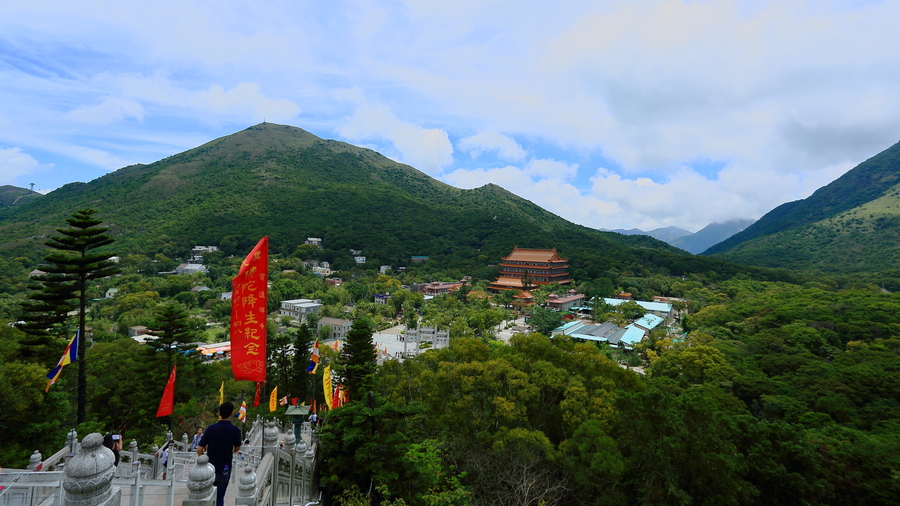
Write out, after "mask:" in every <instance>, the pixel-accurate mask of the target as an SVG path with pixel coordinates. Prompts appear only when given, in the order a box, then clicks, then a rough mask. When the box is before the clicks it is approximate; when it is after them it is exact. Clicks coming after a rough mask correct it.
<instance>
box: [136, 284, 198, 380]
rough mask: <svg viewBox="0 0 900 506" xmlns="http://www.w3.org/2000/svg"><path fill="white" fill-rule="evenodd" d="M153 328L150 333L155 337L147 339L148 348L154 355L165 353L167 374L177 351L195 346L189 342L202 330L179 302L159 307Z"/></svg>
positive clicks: (187, 349) (191, 348)
mask: <svg viewBox="0 0 900 506" xmlns="http://www.w3.org/2000/svg"><path fill="white" fill-rule="evenodd" d="M201 323H202V322H201ZM151 329H152V331H151V332H150V335H152V336H153V337H154V338H155V339H147V340H146V341H145V343H146V345H147V349H148V351H150V353H151V354H154V355H155V354H156V353H158V352H162V353H163V354H164V356H165V357H166V373H167V374H168V371H171V370H172V364H173V363H174V357H175V354H176V353H179V352H187V351H189V350H193V349H194V348H195V346H191V345H190V344H188V343H190V342H191V341H194V340H195V336H196V334H198V333H199V330H200V329H199V328H198V327H197V325H196V324H194V323H193V322H191V315H190V314H188V312H187V310H185V309H184V307H183V306H182V305H181V304H178V303H177V302H171V303H168V304H163V305H161V306H160V307H158V308H157V310H156V319H155V320H154V321H153V323H152V324H151ZM167 377H168V376H167Z"/></svg>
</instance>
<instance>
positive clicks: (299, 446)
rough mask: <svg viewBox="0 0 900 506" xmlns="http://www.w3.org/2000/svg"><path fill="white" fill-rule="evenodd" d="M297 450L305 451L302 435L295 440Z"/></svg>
mask: <svg viewBox="0 0 900 506" xmlns="http://www.w3.org/2000/svg"><path fill="white" fill-rule="evenodd" d="M297 451H298V452H299V453H303V452H305V451H306V441H304V440H303V438H302V437H301V438H300V439H298V440H297Z"/></svg>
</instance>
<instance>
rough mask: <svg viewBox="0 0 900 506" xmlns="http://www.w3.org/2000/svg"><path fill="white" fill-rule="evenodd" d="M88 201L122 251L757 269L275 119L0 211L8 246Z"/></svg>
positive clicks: (343, 261) (31, 246)
mask: <svg viewBox="0 0 900 506" xmlns="http://www.w3.org/2000/svg"><path fill="white" fill-rule="evenodd" d="M86 207H90V208H93V209H97V210H98V216H101V217H102V219H103V220H104V221H105V222H106V223H107V224H108V225H109V227H110V233H111V235H112V236H113V237H114V238H115V239H116V240H117V241H118V246H117V247H118V248H119V251H120V252H121V253H134V254H144V255H147V256H150V257H153V256H154V255H156V254H158V253H163V254H164V255H166V256H168V257H169V258H173V257H174V256H178V257H182V258H183V257H184V256H185V255H186V254H187V252H188V251H189V250H190V248H191V246H193V245H196V244H213V245H218V246H220V247H221V249H222V250H223V251H224V252H225V253H226V254H235V253H239V252H241V251H246V250H248V249H249V248H250V247H252V246H253V244H255V243H256V241H257V240H258V239H259V238H260V237H262V236H263V235H268V236H269V237H270V244H271V247H272V250H273V251H274V252H277V253H281V252H291V251H293V250H294V249H295V248H297V246H298V245H300V244H303V242H304V241H305V239H306V238H307V237H320V238H322V239H323V240H324V245H325V248H326V254H325V255H324V256H323V257H321V258H320V259H322V260H327V261H329V262H337V265H338V269H339V270H340V269H349V268H351V267H352V265H353V260H352V258H351V257H350V255H349V253H348V252H349V249H350V248H353V249H358V250H362V251H363V254H364V255H365V256H366V257H367V260H368V261H369V262H371V263H372V264H373V265H375V266H377V265H383V264H388V265H393V266H404V265H407V264H409V263H410V257H411V256H412V255H426V256H429V257H430V258H431V259H432V260H433V261H434V262H435V263H437V264H438V265H440V266H442V268H447V267H456V268H461V269H468V270H474V269H478V268H482V267H485V266H487V265H490V264H495V263H496V262H498V261H499V258H500V257H501V256H504V255H506V254H508V253H509V252H510V251H511V250H512V248H513V247H515V246H517V245H518V246H523V247H525V246H527V247H532V248H553V247H555V248H557V249H558V250H559V251H560V252H561V253H562V254H563V255H564V256H565V257H566V258H568V259H570V260H571V261H572V263H573V265H575V266H576V268H581V269H584V270H585V271H586V273H587V274H586V277H591V278H596V277H598V276H600V275H601V274H602V272H603V271H605V270H607V269H610V268H614V269H619V270H622V269H628V270H631V271H633V272H639V271H642V270H645V269H648V270H651V271H659V272H663V273H673V274H687V273H691V272H710V271H714V272H718V273H720V274H728V273H731V274H733V273H735V272H741V271H744V272H750V271H751V270H752V269H746V268H744V267H739V266H735V265H733V264H729V263H728V262H723V261H721V260H718V259H709V258H696V257H690V256H688V255H684V254H683V253H682V252H680V251H679V250H677V249H676V248H673V247H671V246H669V245H668V244H665V243H663V242H661V241H657V240H654V239H652V238H649V237H646V236H624V235H620V234H615V233H603V232H598V231H596V230H592V229H589V228H586V227H582V226H579V225H575V224H572V223H570V222H568V221H566V220H564V219H562V218H560V217H558V216H556V215H553V214H551V213H549V212H547V211H545V210H543V209H541V208H540V207H538V206H536V205H534V204H533V203H531V202H529V201H527V200H524V199H522V198H520V197H517V196H515V195H513V194H512V193H510V192H508V191H506V190H504V189H502V188H500V187H499V186H496V185H486V186H484V187H481V188H477V189H474V190H460V189H457V188H454V187H451V186H449V185H446V184H444V183H441V182H439V181H437V180H435V179H433V178H431V177H429V176H427V175H425V174H423V173H422V172H420V171H418V170H416V169H414V168H412V167H409V166H406V165H402V164H398V163H396V162H393V161H391V160H389V159H387V158H385V157H384V156H382V155H380V154H378V153H376V152H374V151H371V150H367V149H363V148H358V147H355V146H351V145H349V144H345V143H342V142H336V141H327V140H322V139H320V138H318V137H316V136H314V135H312V134H310V133H308V132H305V131H304V130H301V129H299V128H295V127H288V126H282V125H274V124H269V123H267V124H261V125H256V126H254V127H250V128H248V129H247V130H244V131H241V132H238V133H236V134H233V135H230V136H227V137H223V138H220V139H217V140H214V141H212V142H209V143H207V144H205V145H203V146H200V147H198V148H195V149H192V150H189V151H186V152H184V153H180V154H177V155H174V156H171V157H169V158H166V159H163V160H160V161H158V162H156V163H153V164H150V165H135V166H130V167H125V168H123V169H120V170H118V171H115V172H113V173H110V174H108V175H106V176H103V177H101V178H98V179H96V180H94V181H91V182H89V183H73V184H69V185H66V186H64V187H62V188H60V189H58V190H56V191H54V192H51V193H50V194H48V195H47V196H45V197H42V198H41V199H37V200H36V201H34V202H31V203H29V204H28V205H25V206H17V207H16V208H14V209H6V210H5V211H0V234H2V235H3V237H4V241H3V242H2V244H0V255H4V256H6V257H7V258H10V257H15V256H27V257H29V258H31V259H32V260H34V261H37V260H38V258H39V257H40V251H41V250H42V249H43V245H42V242H43V240H45V239H46V237H47V234H49V233H51V232H52V230H53V229H54V228H55V227H57V226H59V224H61V223H63V221H64V219H65V218H66V217H68V215H69V214H71V213H72V212H73V211H74V210H76V209H82V208H86ZM757 275H763V276H770V275H771V274H759V273H758V271H757Z"/></svg>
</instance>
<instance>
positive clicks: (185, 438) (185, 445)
mask: <svg viewBox="0 0 900 506" xmlns="http://www.w3.org/2000/svg"><path fill="white" fill-rule="evenodd" d="M181 448H182V450H183V451H188V448H189V447H188V435H187V432H185V433H183V434H182V435H181Z"/></svg>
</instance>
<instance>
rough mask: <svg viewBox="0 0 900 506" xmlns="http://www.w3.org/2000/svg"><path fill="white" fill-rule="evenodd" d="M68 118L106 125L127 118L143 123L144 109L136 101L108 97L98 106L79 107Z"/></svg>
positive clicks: (80, 121)
mask: <svg viewBox="0 0 900 506" xmlns="http://www.w3.org/2000/svg"><path fill="white" fill-rule="evenodd" d="M68 116H69V118H70V119H72V120H74V121H77V122H79V123H87V124H91V125H106V124H109V123H116V122H119V121H122V120H124V119H126V118H133V119H136V120H138V121H143V119H144V108H143V107H141V104H139V103H137V102H135V101H134V100H127V99H123V98H118V97H106V98H104V99H103V101H102V102H101V103H99V104H97V105H91V106H84V107H78V108H76V109H74V110H72V111H71V112H70V113H69V115H68Z"/></svg>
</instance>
